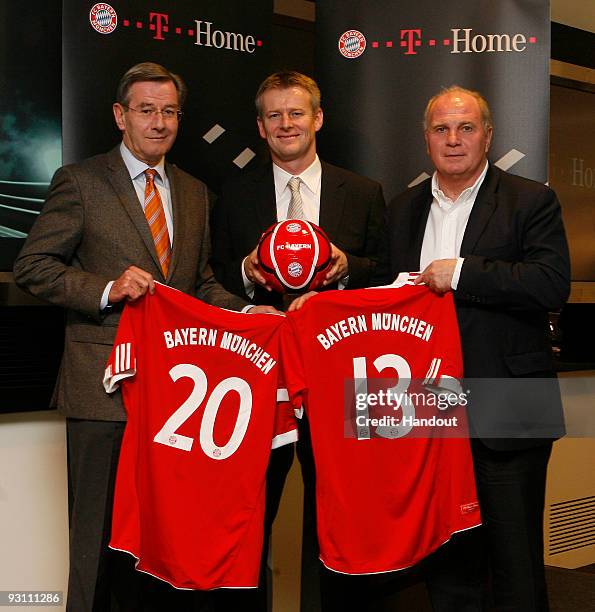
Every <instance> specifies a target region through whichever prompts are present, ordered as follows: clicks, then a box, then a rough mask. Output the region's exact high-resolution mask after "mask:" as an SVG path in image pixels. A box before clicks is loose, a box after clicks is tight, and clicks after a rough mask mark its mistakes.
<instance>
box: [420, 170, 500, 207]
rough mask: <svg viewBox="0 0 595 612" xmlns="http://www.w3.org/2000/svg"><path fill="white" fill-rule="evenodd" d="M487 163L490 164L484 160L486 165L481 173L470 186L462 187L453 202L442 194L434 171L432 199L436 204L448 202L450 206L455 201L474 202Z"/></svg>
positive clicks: (485, 171)
mask: <svg viewBox="0 0 595 612" xmlns="http://www.w3.org/2000/svg"><path fill="white" fill-rule="evenodd" d="M489 165H490V164H489V163H488V162H487V161H486V165H485V166H484V169H483V171H482V173H481V174H480V175H479V176H478V177H477V180H476V181H475V183H473V185H471V187H467V188H466V189H463V191H461V194H460V195H459V197H458V198H457V199H456V200H455V201H454V202H453V201H452V200H451V199H450V198H449V197H448V196H446V195H444V192H443V191H442V189H440V185H438V173H437V172H434V174H433V175H432V195H433V196H434V199H435V200H437V202H438V204H440V205H442V204H444V203H448V204H450V205H451V206H452V205H454V204H457V203H461V204H463V203H465V202H474V201H475V198H476V197H477V192H478V191H479V188H480V187H481V184H482V183H483V179H484V178H485V176H486V174H487V172H488V167H489Z"/></svg>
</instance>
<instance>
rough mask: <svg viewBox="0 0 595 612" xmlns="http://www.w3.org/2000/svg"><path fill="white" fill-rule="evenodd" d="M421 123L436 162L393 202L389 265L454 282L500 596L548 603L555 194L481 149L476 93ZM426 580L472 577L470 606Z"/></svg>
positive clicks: (485, 130)
mask: <svg viewBox="0 0 595 612" xmlns="http://www.w3.org/2000/svg"><path fill="white" fill-rule="evenodd" d="M424 129H425V140H426V145H427V150H428V153H429V155H430V157H431V159H432V162H433V163H434V166H435V168H436V171H435V173H434V176H433V177H432V178H431V179H428V180H427V181H425V182H424V183H421V184H420V185H418V186H416V187H413V188H411V189H409V190H407V191H406V192H405V193H403V194H401V195H400V196H398V197H397V198H396V199H395V200H394V201H393V202H392V203H391V204H390V206H389V214H388V234H389V258H390V268H391V273H392V277H393V278H394V276H395V275H396V274H397V273H398V272H401V271H415V270H422V273H421V275H420V276H419V277H418V279H417V281H416V282H417V283H422V282H423V283H425V284H427V285H428V286H429V287H430V288H431V289H432V290H433V291H436V292H438V293H443V292H446V291H454V296H455V302H456V308H457V315H458V320H459V327H460V332H461V341H462V348H463V361H464V373H465V377H466V384H467V385H468V386H467V388H470V389H471V393H470V396H469V402H470V403H469V419H470V424H471V428H472V434H473V435H474V439H472V440H471V447H472V452H473V457H474V464H475V475H476V481H477V487H478V495H479V501H480V507H481V513H482V517H483V522H484V533H483V534H482V535H483V537H485V543H486V546H485V548H484V550H486V551H487V556H488V559H489V566H490V569H491V575H492V590H493V597H494V603H495V605H496V608H497V609H498V610H518V611H519V612H520V611H523V612H529V611H532V610H535V611H537V610H540V611H542V610H547V606H548V604H547V592H546V585H545V577H544V567H543V531H542V520H543V508H544V496H545V480H546V469H547V463H548V459H549V456H550V452H551V448H552V441H553V439H555V438H557V437H560V436H562V435H564V422H563V415H562V409H561V402H560V395H559V390H558V387H557V383H556V382H555V379H554V378H553V377H554V376H555V374H554V370H553V363H552V356H551V349H550V345H549V337H548V316H547V313H548V311H550V310H556V309H559V308H560V307H561V306H562V305H563V304H564V302H565V300H566V298H567V297H568V293H569V287H570V269H569V255H568V247H567V243H566V237H565V233H564V227H563V224H562V218H561V211H560V205H559V203H558V200H557V198H556V195H555V193H554V192H553V191H552V190H551V189H549V188H548V187H546V186H544V185H542V184H539V183H536V182H533V181H529V180H527V179H524V178H520V177H517V176H513V175H511V174H507V173H506V172H502V171H501V170H499V169H497V168H496V167H494V166H492V165H491V164H489V163H488V161H487V152H488V150H489V146H490V142H491V138H492V119H491V114H490V110H489V108H488V105H487V103H486V101H485V100H484V99H483V98H482V97H481V96H480V95H479V94H478V93H476V92H471V91H468V90H465V89H462V88H459V87H456V86H455V87H451V88H449V89H447V90H444V91H443V92H441V93H439V94H438V95H436V96H435V97H433V98H432V99H431V100H430V101H429V103H428V106H427V108H426V114H425V121H424ZM486 379H499V380H498V381H496V380H491V381H489V380H486ZM521 379H523V381H522V382H523V384H522V385H520V384H518V383H520V382H521ZM536 379H537V380H536ZM532 383H533V384H532ZM477 562H479V559H477ZM453 564H454V562H453ZM453 564H451V566H452V565H453ZM450 586H452V587H453V591H454V592H456V588H458V587H460V586H461V585H460V584H459V585H456V584H452V581H451V584H450ZM466 588H467V587H466ZM430 591H431V595H432V599H433V604H434V605H435V608H436V609H452V610H462V609H469V610H471V609H481V603H480V600H481V597H480V596H479V595H478V594H477V595H476V596H475V599H474V595H473V594H472V593H470V592H469V591H468V588H467V593H466V595H468V596H469V600H470V601H475V602H476V605H475V607H473V604H471V607H468V608H467V607H466V608H463V607H462V605H461V601H460V600H459V604H458V605H457V601H456V597H457V596H456V595H452V593H451V595H449V594H448V593H447V592H442V593H440V592H438V591H433V590H432V585H430ZM447 591H448V589H447ZM460 593H461V591H459V595H460ZM449 596H451V597H454V599H452V600H451V601H450V607H449V599H448V598H449ZM469 600H468V601H469Z"/></svg>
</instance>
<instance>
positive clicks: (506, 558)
mask: <svg viewBox="0 0 595 612" xmlns="http://www.w3.org/2000/svg"><path fill="white" fill-rule="evenodd" d="M471 450H472V453H473V462H474V467H475V478H476V482H477V494H478V497H479V505H480V508H481V515H482V520H483V524H484V526H483V530H484V532H485V533H484V535H485V540H486V549H487V553H488V563H489V568H490V573H491V585H492V597H493V604H494V607H495V609H496V610H498V612H513V611H515V612H516V611H518V612H533V611H535V612H546V611H547V610H548V609H549V607H548V598H547V589H546V582H545V570H544V564H543V509H544V503H545V482H546V473H547V464H548V461H549V458H550V454H551V451H552V443H551V442H546V443H544V444H540V445H539V446H536V447H533V448H529V449H523V450H510V451H500V450H492V449H490V448H488V447H487V446H486V445H485V444H484V443H483V442H481V441H480V440H471Z"/></svg>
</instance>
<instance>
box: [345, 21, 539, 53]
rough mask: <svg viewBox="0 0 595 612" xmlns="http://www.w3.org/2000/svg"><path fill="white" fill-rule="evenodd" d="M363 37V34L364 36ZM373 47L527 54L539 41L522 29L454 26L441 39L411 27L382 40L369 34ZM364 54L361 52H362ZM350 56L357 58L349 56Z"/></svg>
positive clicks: (410, 50)
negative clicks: (505, 30)
mask: <svg viewBox="0 0 595 612" xmlns="http://www.w3.org/2000/svg"><path fill="white" fill-rule="evenodd" d="M346 34H347V33H344V34H343V35H342V36H341V39H340V41H339V51H340V52H341V54H342V55H346V54H345V50H344V49H343V48H342V45H341V43H342V42H343V39H344V37H345V35H346ZM361 36H362V37H363V34H362V35H361ZM368 40H370V43H369V46H370V47H371V48H372V49H398V50H400V51H401V52H402V53H403V55H418V54H419V53H421V52H423V51H425V50H438V49H442V50H443V51H444V50H447V51H448V52H449V53H456V54H458V53H523V52H524V51H526V50H527V49H528V48H529V47H530V45H534V44H536V43H537V37H536V36H532V35H529V34H524V33H522V32H516V33H507V32H497V33H496V32H494V33H492V32H490V33H484V32H478V31H476V30H474V29H473V28H451V29H450V32H449V34H448V35H447V36H445V37H442V38H438V37H435V36H429V35H427V34H426V33H425V32H424V30H423V29H422V28H408V29H403V30H400V31H399V39H398V40H396V41H395V40H394V39H392V38H388V39H384V40H381V39H379V38H376V39H375V38H373V37H371V36H368ZM359 55H361V53H360V54H359ZM346 57H350V58H351V57H357V55H349V56H346Z"/></svg>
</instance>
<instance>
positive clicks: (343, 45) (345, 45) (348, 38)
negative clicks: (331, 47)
mask: <svg viewBox="0 0 595 612" xmlns="http://www.w3.org/2000/svg"><path fill="white" fill-rule="evenodd" d="M365 50H366V37H365V36H364V35H363V34H362V33H361V32H359V31H358V30H347V32H343V34H341V36H340V38H339V52H340V53H341V55H342V56H343V57H346V58H348V59H354V58H356V57H359V56H360V55H361V54H362V53H363V52H364V51H365Z"/></svg>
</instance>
